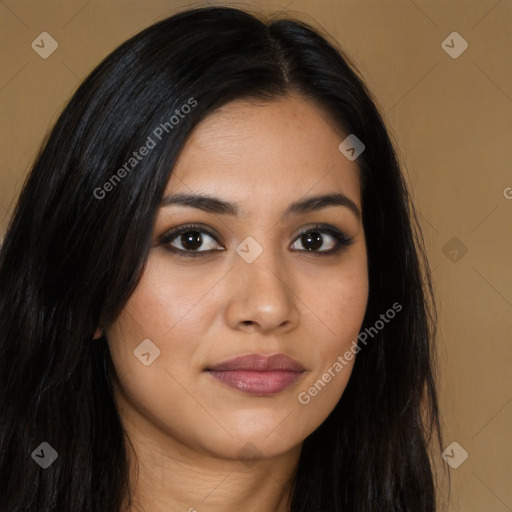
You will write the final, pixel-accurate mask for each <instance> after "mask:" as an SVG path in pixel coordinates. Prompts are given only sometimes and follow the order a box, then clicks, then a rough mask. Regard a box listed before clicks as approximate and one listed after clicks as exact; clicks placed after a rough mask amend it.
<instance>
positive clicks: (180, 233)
mask: <svg viewBox="0 0 512 512" xmlns="http://www.w3.org/2000/svg"><path fill="white" fill-rule="evenodd" d="M205 235H206V238H205ZM160 243H161V245H164V246H165V247H166V248H167V249H169V250H170V251H172V252H174V253H176V254H177V255H178V256H184V257H197V256H203V253H211V252H214V251H220V250H224V249H219V248H217V249H216V248H215V244H218V242H217V240H216V238H215V235H214V234H213V233H211V232H210V231H209V230H208V229H206V228H205V227H204V226H201V225H197V224H187V225H183V226H179V227H177V228H175V229H172V230H171V231H169V232H167V233H166V234H165V235H164V236H163V237H162V238H161V240H160ZM205 244H206V249H203V250H199V248H201V247H204V245H205Z"/></svg>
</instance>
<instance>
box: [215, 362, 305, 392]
mask: <svg viewBox="0 0 512 512" xmlns="http://www.w3.org/2000/svg"><path fill="white" fill-rule="evenodd" d="M205 371H206V372H208V373H209V374H210V375H211V376H212V377H214V378H215V379H217V380H218V381H220V382H221V383H222V384H224V385H226V386H229V387H231V388H233V389H237V390H239V391H242V392H244V393H248V394H252V395H257V396H267V395H274V394H276V393H280V392H281V391H284V390H285V389H286V388H288V387H290V386H292V385H293V384H294V383H295V382H296V381H297V380H298V379H300V377H301V376H302V375H303V374H304V373H305V372H306V370H305V368H304V367H303V366H302V365H301V364H300V363H298V362H297V361H295V360H294V359H292V358H290V357H288V356H286V355H284V354H274V355H271V356H264V355H260V354H249V355H245V356H238V357H235V358H233V359H229V360H227V361H223V362H221V363H219V364H216V365H213V366H210V367H208V368H206V369H205Z"/></svg>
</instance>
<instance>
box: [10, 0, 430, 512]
mask: <svg viewBox="0 0 512 512" xmlns="http://www.w3.org/2000/svg"><path fill="white" fill-rule="evenodd" d="M353 69H354V68H353V66H350V65H349V64H348V63H347V59H346V58H344V57H342V55H341V54H340V52H339V51H338V50H336V49H335V48H334V46H333V45H332V44H330V43H329V42H327V40H326V38H325V37H323V36H321V35H320V34H318V32H316V31H315V30H313V29H312V28H311V27H309V26H308V25H306V24H304V23H300V22H296V21H291V20H277V21H275V20H274V21H272V20H271V21H268V22H263V21H261V20H259V19H257V18H256V17H254V16H253V15H250V14H248V13H245V12H242V11H240V10H236V9H231V8H219V7H209V8H202V9H195V10H189V11H185V12H181V13H179V14H177V15H175V16H172V17H170V18H168V19H166V20H164V21H161V22H159V23H157V24H155V25H153V26H151V27H149V28H148V29H146V30H144V31H143V32H141V33H139V34H138V35H136V36H135V37H133V38H132V39H130V40H129V41H127V42H126V43H124V44H123V45H121V46H120V47H119V48H118V49H117V50H115V51H114V52H113V53H112V54H111V55H109V56H108V57H107V58H106V59H105V60H104V61H103V62H102V63H101V64H100V65H99V66H98V67H97V68H96V69H95V70H94V71H93V72H92V73H91V75H90V76H89V77H88V78H87V79H86V80H85V81H84V83H83V84H82V85H81V86H80V87H79V89H78V90H77V92H76V93H75V94H74V96H73V97H72V99H71V101H70V102H69V104H68V105H67V106H66V108H65V109H64V112H63V113H62V115H61V116H60V118H59V119H58V121H57V123H56V125H55V127H54V128H53V130H52V132H51V134H50V136H49V138H48V140H47V141H46V143H45V145H44V148H43V149H42V151H41V153H40V155H39V156H38V157H37V160H36V162H35V164H34V167H33V169H32V171H31V173H30V176H29V178H28V180H27V182H26V184H25V186H24V189H23V191H22V194H21V196H20V199H19V202H18V205H17V208H16V210H15V212H14V215H13V218H12V221H11V224H10V226H9V229H8V232H7V234H6V237H5V241H4V245H3V247H2V252H1V259H0V285H1V290H2V294H1V303H0V322H1V329H0V333H1V341H0V351H1V355H2V357H1V362H0V364H1V371H0V379H1V387H0V390H1V391H0V393H1V402H0V403H1V410H0V412H1V414H0V417H1V431H0V453H1V455H0V469H1V477H0V496H2V500H3V505H2V509H1V510H5V511H10V512H12V511H22V510H23V511H25V510H30V511H45V512H49V511H53V510H57V511H64V510H65V511H67V512H78V511H113V512H114V511H115V512H124V511H129V510H133V511H135V510H144V511H152V512H154V511H156V512H159V511H163V510H166V511H168V510H189V511H194V510H197V511H199V512H200V511H203V510H205V511H221V510H222V511H233V510H246V511H263V510H265V511H276V512H285V511H293V512H299V511H301V512H313V511H318V512H320V511H329V512H335V511H342V510H343V511H365V512H369V511H386V512H389V511H412V510H414V511H415V512H427V511H433V510H435V507H436V505H435V503H436V494H435V482H434V477H433V470H432V466H431V462H430V460H429V456H428V448H429V443H430V441H431V439H436V440H437V441H438V442H440V433H439V420H438V406H437V398H436V389H435V379H434V373H435V372H434V369H435V366H434V359H433V346H432V340H433V336H434V329H433V327H434V314H433V312H434V309H433V307H432V301H431V290H430V284H429V274H428V266H427V265H426V263H425V267H424V268H425V269H427V271H426V272H425V278H423V277H422V271H421V265H420V263H421V260H420V256H421V257H422V256H423V251H422V243H421V236H420V235H419V234H416V233H418V232H417V230H416V229H415V228H414V226H415V225H416V224H415V220H414V214H413V210H412V209H411V206H410V203H409V198H408V194H407V189H406V185H405V183H404V179H403V177H402V175H401V172H400V169H399V165H398V163H397V159H396V157H395V154H394V151H393V148H392V144H391V142H390V139H389V137H388V135H387V132H386V129H385V127H384V125H383V122H382V120H381V117H380V116H379V114H378V112H377V109H376V107H375V106H374V104H373V102H372V100H371V98H370V95H369V93H368V91H367V90H366V88H365V86H364V84H363V82H362V80H361V79H360V78H358V76H357V74H356V72H355V71H354V70H353Z"/></svg>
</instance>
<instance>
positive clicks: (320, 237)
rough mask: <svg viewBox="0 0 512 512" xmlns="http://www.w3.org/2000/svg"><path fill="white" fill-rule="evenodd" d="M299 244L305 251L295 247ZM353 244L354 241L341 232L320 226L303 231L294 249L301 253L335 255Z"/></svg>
mask: <svg viewBox="0 0 512 512" xmlns="http://www.w3.org/2000/svg"><path fill="white" fill-rule="evenodd" d="M297 243H300V244H301V245H302V247H304V249H298V248H297V247H295V246H296V244H297ZM351 243H352V239H350V238H349V237H347V236H346V235H345V234H344V233H342V232H341V231H338V230H337V229H333V228H331V227H321V226H320V227H313V228H309V229H308V230H307V231H303V232H302V233H301V234H300V235H299V237H298V238H297V240H296V241H295V242H294V244H293V245H292V247H293V248H294V249H295V250H299V251H301V252H304V251H308V252H312V253H318V254H334V253H337V252H338V251H340V250H341V249H343V248H344V247H347V246H349V245H350V244H351ZM321 248H322V249H321ZM320 249H321V250H320Z"/></svg>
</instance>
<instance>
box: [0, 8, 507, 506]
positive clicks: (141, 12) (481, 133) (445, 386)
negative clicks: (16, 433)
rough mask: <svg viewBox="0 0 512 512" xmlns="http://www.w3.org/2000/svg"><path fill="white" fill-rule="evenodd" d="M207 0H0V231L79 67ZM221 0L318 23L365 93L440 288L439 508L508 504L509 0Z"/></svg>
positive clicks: (83, 71) (82, 72)
mask: <svg viewBox="0 0 512 512" xmlns="http://www.w3.org/2000/svg"><path fill="white" fill-rule="evenodd" d="M207 3H208V2H206V1H203V2H184V1H180V0H150V1H142V0H128V1H127V0H124V1H123V0H110V1H100V0H89V1H88V0H72V1H62V0H61V1H55V0H54V1H44V2H42V1H36V0H3V1H2V2H1V3H0V40H1V55H2V66H1V76H0V109H1V124H0V129H1V140H2V144H3V147H2V151H1V152H0V158H1V160H0V183H1V191H0V229H1V233H0V236H1V235H3V233H4V232H5V228H6V225H7V222H8V218H9V214H10V212H11V211H12V207H13V202H14V201H15V200H16V197H17V196H18V194H19V191H20V187H21V185H22V183H23V180H24V178H25V176H26V174H27V172H28V169H29V166H30V163H31V162H32V160H33V158H34V156H35V153H36V151H37V149H38V147H39V144H40V142H41V140H42V139H43V137H44V135H45V133H46V132H47V130H48V128H49V127H50V126H51V125H52V124H53V123H54V122H55V120H56V117H57V115H58V114H59V112H60V111H61V109H62V107H63V105H64V103H65V102H66V101H67V99H68V98H69V96H70V95H71V94H72V92H73V91H74V89H75V88H76V86H77V85H78V84H79V83H80V81H81V80H83V79H84V78H85V76H86V75H87V74H88V73H89V71H91V69H92V68H93V67H94V66H96V65H97V64H98V63H99V61H100V59H102V58H103V57H104V56H106V55H107V54H108V53H109V52H110V51H111V50H113V49H114V48H115V47H116V46H117V45H119V44H120V43H121V42H122V41H124V40H126V39H127V38H129V37H130V36H132V35H134V34H135V33H136V32H138V31H139V30H140V29H142V28H145V27H146V26H148V25H150V24H151V23H152V22H154V21H156V20H159V19H162V18H164V17H167V16H169V15H171V14H172V13H174V12H176V11H177V10H181V9H183V8H186V7H197V6H202V5H206V4H207ZM210 3H211V4H212V5H213V4H215V5H220V4H221V3H215V2H210ZM223 5H232V6H236V7H241V8H243V7H249V8H259V9H261V10H263V11H265V12H275V11H286V12H289V13H290V14H291V15H296V16H298V17H300V18H302V19H303V20H306V21H309V22H311V23H313V24H316V25H317V26H320V27H322V28H324V29H325V30H327V31H328V32H329V33H331V34H332V35H333V36H334V37H335V38H336V39H337V40H338V41H339V43H340V44H341V45H342V47H343V48H344V49H345V50H346V52H347V53H348V55H349V56H350V57H351V58H352V59H353V60H354V62H355V63H356V65H357V66H358V67H359V69H360V70H361V71H362V73H363V75H364V76H365V78H366V81H367V83H368V85H369V87H370V89H371V90H372V91H373V92H374V94H375V96H376V97H377V98H378V102H379V108H380V109H381V111H382V113H383V115H384V117H385V120H386V121H387V123H388V126H389V127H390V130H391V133H392V135H393V138H394V139H395V140H396V144H397V145H398V147H399V152H400V158H401V160H402V161H403V163H404V165H405V166H406V169H405V172H406V175H407V178H408V180H409V182H410V186H411V188H412V192H413V196H414V199H415V201H416V205H417V207H418V209H419V211H420V213H421V222H422V225H423V228H424V234H425V238H426V243H427V248H428V253H429V258H430V261H431V266H432V269H433V278H434V284H435V287H436V292H437V297H438V303H439V309H440V324H439V336H438V345H439V354H440V359H441V373H442V378H441V388H440V389H441V405H442V413H443V423H444V425H445V446H444V447H443V448H448V451H447V459H446V460H447V461H449V462H450V467H448V466H446V469H447V470H448V471H449V472H450V473H451V477H452V483H453V496H452V500H451V502H450V505H449V510H450V511H461V512H505V511H510V510H512V488H511V487H510V485H507V482H508V483H509V484H510V481H511V478H512V471H511V465H512V464H511V457H510V455H511V450H510V446H512V443H511V435H510V432H511V423H512V422H511V419H512V404H511V401H512V389H511V379H510V363H511V355H512V349H511V347H510V332H511V318H512V272H511V262H512V228H511V224H512V223H511V220H512V214H511V212H512V173H511V167H510V162H511V160H512V154H511V150H510V145H511V142H512V68H511V65H510V62H511V59H510V55H511V50H512V30H511V28H512V3H511V2H510V0H500V1H497V0H457V1H447V0H444V1H443V0H387V1H384V0H371V1H370V0H365V1H361V0H359V1H356V0H330V1H329V0H317V1H313V0H267V1H262V2H255V1H253V2H250V1H247V2H229V1H228V2H224V4H223ZM42 32H47V33H48V34H50V36H51V37H52V38H53V39H54V40H55V41H56V42H57V43H58V48H57V49H56V50H55V51H54V53H52V54H51V55H49V56H48V57H47V58H46V59H43V58H42V57H41V56H40V55H39V54H38V53H36V50H37V51H39V52H40V53H41V52H44V51H46V52H48V51H50V50H51V49H52V47H51V41H50V39H49V38H48V36H42V37H44V38H45V43H46V44H44V49H43V48H42V46H43V44H42V43H41V42H40V39H41V38H40V37H38V36H39V35H40V34H41V33H42ZM453 32H456V33H457V34H453ZM33 41H34V45H35V44H38V45H39V47H36V46H34V49H33V47H32V43H33ZM466 44H467V45H468V47H467V48H466V49H465V50H464V48H465V46H466ZM453 442H456V443H458V445H452V443H453ZM450 445H451V446H450ZM462 450H464V451H465V452H467V454H468V458H467V459H466V460H464V461H463V462H462V463H461V461H462V460H463V458H464V456H465V455H464V451H462ZM438 460H439V463H440V464H441V465H445V464H447V463H446V462H444V461H443V460H442V459H441V454H439V455H438ZM458 464H460V465H459V466H458V467H456V466H457V465H458ZM452 466H453V467H452ZM411 512H412V511H411Z"/></svg>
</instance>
